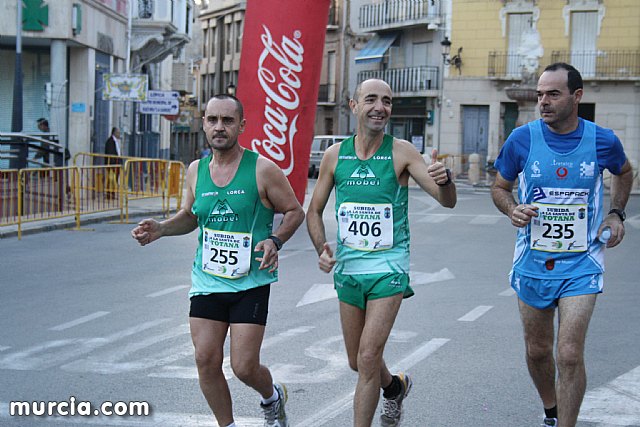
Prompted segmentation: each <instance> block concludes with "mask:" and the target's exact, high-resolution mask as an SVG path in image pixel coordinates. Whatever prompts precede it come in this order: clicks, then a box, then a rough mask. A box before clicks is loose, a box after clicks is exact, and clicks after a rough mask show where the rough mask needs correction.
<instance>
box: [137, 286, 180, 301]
mask: <svg viewBox="0 0 640 427" xmlns="http://www.w3.org/2000/svg"><path fill="white" fill-rule="evenodd" d="M187 288H189V286H188V285H180V286H174V287H172V288H167V289H163V290H161V291H158V292H154V293H152V294H149V295H147V296H146V297H147V298H157V297H161V296H163V295H167V294H171V293H174V292H178V291H181V290H183V289H187Z"/></svg>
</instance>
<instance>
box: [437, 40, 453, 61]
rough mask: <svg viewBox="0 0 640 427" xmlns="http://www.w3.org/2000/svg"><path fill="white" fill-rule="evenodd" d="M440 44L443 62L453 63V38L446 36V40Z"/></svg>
mask: <svg viewBox="0 0 640 427" xmlns="http://www.w3.org/2000/svg"><path fill="white" fill-rule="evenodd" d="M440 45H441V46H442V63H443V64H446V65H449V64H451V60H450V59H449V54H450V53H451V40H449V37H446V36H445V38H444V40H442V41H441V42H440Z"/></svg>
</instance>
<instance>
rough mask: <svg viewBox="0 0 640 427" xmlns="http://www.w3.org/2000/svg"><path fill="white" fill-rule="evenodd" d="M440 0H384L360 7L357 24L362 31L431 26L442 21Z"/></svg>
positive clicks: (434, 27) (434, 26)
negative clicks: (358, 23)
mask: <svg viewBox="0 0 640 427" xmlns="http://www.w3.org/2000/svg"><path fill="white" fill-rule="evenodd" d="M441 7H442V6H441V2H440V0H437V1H435V2H434V1H433V0H385V1H383V2H380V3H375V4H365V5H362V6H360V11H359V22H360V28H361V29H362V30H363V31H380V30H390V29H397V28H409V27H415V26H418V25H427V26H428V25H430V24H431V25H433V29H437V26H438V25H439V24H441V23H442V22H443V21H442V20H443V18H442V11H441Z"/></svg>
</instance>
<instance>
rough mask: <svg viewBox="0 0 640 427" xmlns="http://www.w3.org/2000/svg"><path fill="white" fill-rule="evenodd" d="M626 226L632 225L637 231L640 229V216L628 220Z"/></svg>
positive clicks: (625, 222)
mask: <svg viewBox="0 0 640 427" xmlns="http://www.w3.org/2000/svg"><path fill="white" fill-rule="evenodd" d="M624 225H631V226H632V227H633V228H635V229H636V230H637V229H639V228H640V214H638V215H634V216H632V217H630V218H627V219H626V220H625V221H624Z"/></svg>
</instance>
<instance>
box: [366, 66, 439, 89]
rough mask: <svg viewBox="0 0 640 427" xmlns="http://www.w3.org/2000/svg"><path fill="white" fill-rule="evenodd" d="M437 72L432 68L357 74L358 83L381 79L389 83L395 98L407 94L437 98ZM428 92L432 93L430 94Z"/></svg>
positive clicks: (435, 68) (398, 69)
mask: <svg viewBox="0 0 640 427" xmlns="http://www.w3.org/2000/svg"><path fill="white" fill-rule="evenodd" d="M439 72H440V69H439V68H438V67H433V66H423V67H409V68H391V69H388V70H368V71H360V72H359V73H358V81H359V82H361V81H363V80H366V79H382V80H384V81H385V82H387V83H389V86H391V90H392V91H393V94H394V95H395V96H398V95H401V94H402V95H405V96H406V95H407V94H409V93H410V94H412V95H414V96H429V95H431V96H437V90H438V89H439V86H440V83H439V82H440V80H439V79H438V76H439V74H438V73H439ZM429 91H433V92H432V93H431V94H430V93H429Z"/></svg>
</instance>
